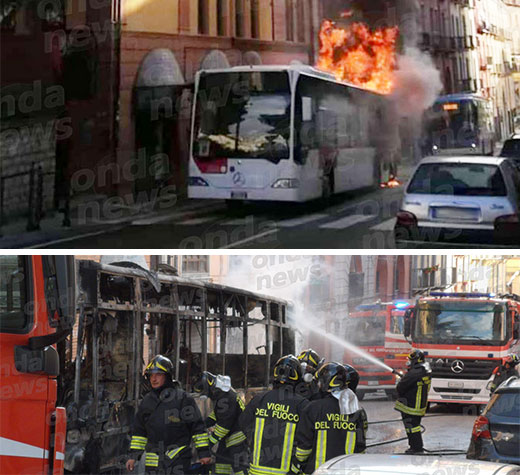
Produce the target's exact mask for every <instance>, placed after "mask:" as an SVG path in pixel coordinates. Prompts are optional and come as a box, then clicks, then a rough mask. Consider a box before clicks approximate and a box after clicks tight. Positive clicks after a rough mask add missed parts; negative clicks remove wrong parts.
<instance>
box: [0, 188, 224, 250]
mask: <svg viewBox="0 0 520 475" xmlns="http://www.w3.org/2000/svg"><path fill="white" fill-rule="evenodd" d="M108 200H110V198H108V197H106V196H87V197H79V198H73V199H72V201H71V204H70V221H71V225H70V226H63V220H64V214H63V213H61V212H57V211H49V212H47V213H46V215H45V216H44V217H43V218H42V220H41V221H40V229H38V230H35V231H27V229H26V227H27V217H20V218H18V219H16V220H12V221H9V222H7V223H6V224H5V225H4V226H2V227H0V247H1V248H3V249H14V248H19V249H20V248H38V247H43V246H45V245H49V244H63V248H64V249H66V248H67V243H68V242H70V241H72V240H73V239H75V238H78V237H90V236H97V235H100V234H105V233H108V232H112V231H117V230H118V229H121V228H123V227H125V226H129V225H132V224H133V225H146V224H158V223H161V222H166V221H172V220H175V219H188V218H193V217H195V216H202V215H205V214H209V213H213V212H215V211H219V210H222V209H225V206H226V205H225V203H224V202H223V201H218V200H215V201H208V200H187V199H186V200H183V201H179V202H178V203H175V204H174V205H170V206H168V207H166V208H164V209H160V208H159V207H157V206H156V207H155V208H156V209H152V207H151V206H149V205H148V204H147V203H145V204H136V205H133V206H121V207H119V208H117V212H115V213H114V212H113V216H111V217H110V218H108V217H102V216H97V217H93V216H92V214H93V211H94V212H95V211H97V210H100V209H103V204H106V203H107V201H108ZM89 211H90V212H89ZM94 214H95V213H94ZM114 215H116V216H114Z"/></svg>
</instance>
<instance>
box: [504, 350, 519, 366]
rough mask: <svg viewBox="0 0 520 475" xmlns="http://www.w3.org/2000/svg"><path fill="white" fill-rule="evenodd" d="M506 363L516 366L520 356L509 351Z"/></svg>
mask: <svg viewBox="0 0 520 475" xmlns="http://www.w3.org/2000/svg"><path fill="white" fill-rule="evenodd" d="M505 362H506V363H509V364H510V365H511V366H513V367H514V366H516V365H517V364H518V363H520V358H519V357H518V355H517V354H515V353H509V354H508V355H507V356H506V361H505Z"/></svg>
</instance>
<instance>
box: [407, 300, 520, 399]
mask: <svg viewBox="0 0 520 475" xmlns="http://www.w3.org/2000/svg"><path fill="white" fill-rule="evenodd" d="M404 333H405V336H406V337H407V338H409V339H410V341H411V344H412V346H413V348H414V349H420V350H422V351H424V352H425V354H426V360H427V361H428V362H429V363H430V365H431V368H432V376H433V377H432V387H431V389H430V393H429V398H428V400H429V401H430V402H436V403H474V404H486V403H487V402H488V400H489V391H488V389H487V385H488V383H489V381H491V380H492V372H493V370H494V368H496V366H497V365H498V364H499V363H500V361H501V359H502V358H503V357H504V356H506V355H507V354H508V353H511V352H518V350H519V345H520V342H519V337H520V297H518V296H517V295H511V294H509V295H499V296H496V295H494V294H484V293H444V292H431V293H430V295H429V296H427V297H421V298H419V299H418V300H417V302H416V305H415V307H413V308H410V309H409V310H407V312H406V316H405V332H404Z"/></svg>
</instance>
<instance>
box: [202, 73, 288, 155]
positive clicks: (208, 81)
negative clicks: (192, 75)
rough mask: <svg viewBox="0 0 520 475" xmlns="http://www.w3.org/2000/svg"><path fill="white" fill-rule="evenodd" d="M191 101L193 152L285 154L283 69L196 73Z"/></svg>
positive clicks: (285, 90)
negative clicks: (193, 106)
mask: <svg viewBox="0 0 520 475" xmlns="http://www.w3.org/2000/svg"><path fill="white" fill-rule="evenodd" d="M196 101H197V106H196V114H195V134H194V147H193V154H194V156H195V157H197V158H230V157H239V158H267V159H270V160H275V161H277V160H281V159H288V158H289V136H290V127H289V125H290V116H291V114H290V110H291V91H290V86H289V76H288V74H287V73H285V72H231V73H229V72H226V73H207V74H202V75H201V77H200V81H199V87H198V91H197V98H196Z"/></svg>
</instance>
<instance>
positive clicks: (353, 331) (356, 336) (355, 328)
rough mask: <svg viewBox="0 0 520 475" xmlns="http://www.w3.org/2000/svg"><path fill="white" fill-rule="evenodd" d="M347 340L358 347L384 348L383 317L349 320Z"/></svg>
mask: <svg viewBox="0 0 520 475" xmlns="http://www.w3.org/2000/svg"><path fill="white" fill-rule="evenodd" d="M347 340H348V341H349V342H351V343H354V344H356V345H360V346H384V344H385V317H355V318H351V319H350V322H349V325H348V330H347Z"/></svg>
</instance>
